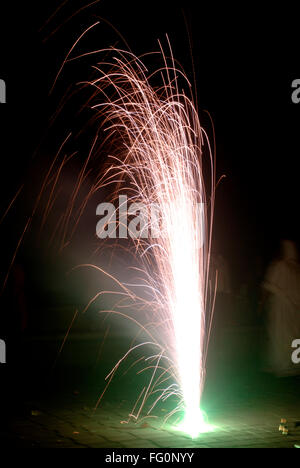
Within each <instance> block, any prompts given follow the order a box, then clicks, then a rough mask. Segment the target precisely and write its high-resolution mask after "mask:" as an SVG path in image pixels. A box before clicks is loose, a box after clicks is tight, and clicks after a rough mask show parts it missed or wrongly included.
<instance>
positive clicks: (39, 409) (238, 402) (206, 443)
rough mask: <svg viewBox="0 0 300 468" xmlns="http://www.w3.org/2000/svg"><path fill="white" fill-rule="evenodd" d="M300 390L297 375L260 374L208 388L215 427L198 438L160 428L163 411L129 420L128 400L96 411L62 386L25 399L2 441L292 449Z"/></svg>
mask: <svg viewBox="0 0 300 468" xmlns="http://www.w3.org/2000/svg"><path fill="white" fill-rule="evenodd" d="M299 390H300V382H299V380H298V379H288V380H285V381H276V380H273V379H270V378H266V376H261V380H260V383H259V384H258V382H257V381H256V382H255V390H254V388H253V387H252V388H251V386H249V385H248V386H247V384H245V382H244V383H243V384H242V385H241V384H239V388H238V389H237V388H235V390H233V395H232V396H231V397H230V396H229V395H228V393H227V394H226V392H225V393H222V398H221V399H219V400H218V399H216V398H215V395H216V393H218V392H216V390H215V392H214V393H213V392H212V394H211V395H212V396H211V398H210V397H209V395H207V393H208V392H206V403H207V404H206V406H207V407H208V408H209V410H208V417H209V422H210V424H212V425H214V426H215V429H214V431H213V432H210V433H206V434H202V435H200V436H199V437H197V438H196V439H191V438H190V437H188V436H186V435H185V434H183V433H179V432H176V431H174V429H173V428H172V427H168V426H165V427H163V428H162V427H161V422H162V420H163V416H164V413H163V412H162V413H161V417H159V416H158V418H157V419H148V420H147V419H146V420H142V421H140V422H138V423H135V422H134V421H131V422H129V423H128V422H127V421H128V409H129V406H128V401H126V400H122V399H121V400H120V401H118V400H114V401H105V400H104V402H103V403H102V404H101V405H100V407H99V408H98V409H97V410H96V411H95V410H94V409H93V407H92V405H91V403H92V398H91V396H88V394H87V393H85V394H84V395H82V394H81V392H79V391H78V390H74V392H72V391H71V390H65V391H64V394H63V393H62V392H60V393H59V395H58V394H56V395H55V394H54V395H52V398H50V397H49V395H48V397H44V399H40V400H39V401H38V400H35V401H27V402H25V403H24V404H23V405H22V408H21V407H19V408H18V410H17V411H16V412H13V414H12V417H11V418H10V421H9V423H8V425H7V426H5V427H3V426H2V429H1V432H0V438H1V442H2V444H5V445H6V446H10V447H18V448H23V447H24V448H27V447H29V448H38V447H42V448H43V447H45V448H48V447H50V448H54V447H57V448H59V447H70V448H101V447H102V448H163V447H164V448H214V447H222V448H226V447H228V448H248V447H249V448H258V447H268V448H276V447H280V448H293V447H294V444H295V443H297V442H300V423H299V422H298V421H299V420H300V405H299V394H300V392H299ZM78 392H79V393H78ZM92 393H93V392H92ZM209 401H211V403H210V404H209ZM281 418H286V419H287V424H288V428H289V434H288V435H282V434H281V433H280V432H279V431H278V425H279V422H280V419H281ZM297 422H298V423H297Z"/></svg>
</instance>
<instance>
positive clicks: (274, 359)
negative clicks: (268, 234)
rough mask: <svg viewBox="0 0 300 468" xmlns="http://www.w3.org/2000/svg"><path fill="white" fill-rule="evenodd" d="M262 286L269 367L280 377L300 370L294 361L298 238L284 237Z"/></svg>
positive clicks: (298, 323) (299, 306)
mask: <svg viewBox="0 0 300 468" xmlns="http://www.w3.org/2000/svg"><path fill="white" fill-rule="evenodd" d="M262 287H263V291H264V304H265V311H266V313H267V317H266V319H267V320H266V332H267V337H266V353H267V356H266V358H267V359H266V360H267V362H266V370H267V371H269V372H272V373H273V374H275V375H277V376H278V377H284V376H290V375H296V374H300V365H299V364H298V365H296V364H294V363H293V362H292V352H293V348H292V342H293V340H295V339H297V338H300V264H299V258H298V251H297V247H296V245H295V243H294V242H292V241H289V240H284V241H282V245H281V257H280V258H279V259H277V260H275V261H274V262H272V263H271V265H270V266H269V268H268V270H267V273H266V275H265V278H264V281H263V284H262Z"/></svg>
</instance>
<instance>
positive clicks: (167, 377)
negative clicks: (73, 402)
mask: <svg viewBox="0 0 300 468" xmlns="http://www.w3.org/2000/svg"><path fill="white" fill-rule="evenodd" d="M96 24H97V23H96ZM89 29H90V28H88V30H87V31H89ZM82 36H83V35H82ZM82 36H81V37H82ZM77 43H78V41H76V43H75V44H74V46H73V47H72V48H71V51H70V52H69V54H68V56H67V58H66V60H65V61H64V63H63V66H62V68H61V69H60V71H59V74H60V73H61V71H62V69H63V67H64V66H65V65H67V64H68V62H71V61H73V60H75V59H76V60H77V59H80V58H82V57H85V56H92V55H93V54H97V55H99V54H101V53H102V54H103V55H104V57H105V59H103V61H101V62H100V61H98V62H97V63H96V64H94V65H93V68H94V72H95V78H94V79H93V80H88V81H86V82H83V83H81V84H82V86H83V87H84V88H85V89H89V90H91V93H90V98H89V99H88V101H87V103H86V105H87V106H88V107H89V108H90V109H92V111H93V123H96V126H97V132H96V133H97V134H96V136H95V138H94V140H93V142H92V145H91V149H90V151H89V154H88V157H87V158H86V161H85V163H84V165H83V168H82V170H81V171H80V173H79V175H78V178H77V180H76V183H75V186H74V188H73V190H71V193H70V196H69V200H68V202H67V208H66V209H65V210H64V212H63V214H62V215H61V217H60V220H59V223H56V228H55V231H54V233H53V234H52V240H53V239H54V238H55V239H56V240H57V239H59V238H60V242H61V248H60V250H62V249H63V248H64V246H66V245H70V242H71V240H72V236H73V235H74V232H75V230H76V228H77V226H78V222H79V221H78V220H79V219H80V217H81V216H82V215H83V213H84V210H85V208H86V207H87V204H88V202H89V200H90V199H91V198H92V197H94V196H95V194H97V193H101V191H102V189H103V188H104V187H108V186H109V187H110V188H111V189H113V190H112V193H113V196H112V197H111V200H110V201H111V202H112V203H114V202H115V201H116V200H117V199H120V195H121V196H122V195H126V200H128V201H130V203H131V209H132V206H134V207H135V212H137V211H138V212H139V213H140V216H139V220H140V231H139V233H138V234H137V235H136V233H135V235H133V233H132V232H131V226H132V225H129V228H128V231H129V237H131V239H130V242H131V245H132V246H133V250H134V254H135V258H138V259H139V266H138V268H136V272H137V276H138V279H137V280H136V281H135V282H134V283H133V282H131V283H130V284H129V283H125V282H123V281H121V280H120V279H118V278H117V277H116V276H115V275H111V274H109V273H108V272H107V271H105V268H102V266H98V265H96V264H91V263H88V264H84V265H79V266H77V267H76V268H78V267H82V268H86V267H88V268H93V269H95V270H97V271H98V272H100V273H101V274H105V275H107V276H108V277H109V278H110V279H113V281H115V282H116V284H117V285H118V287H119V288H120V291H119V292H118V293H117V294H119V297H120V300H119V302H118V304H117V305H116V308H115V309H114V311H113V312H114V313H116V314H119V315H120V316H122V317H127V318H129V319H130V320H132V321H133V322H134V323H135V325H138V326H139V327H140V330H141V331H142V332H143V334H144V336H145V334H146V335H147V336H148V338H147V339H146V340H144V339H142V340H140V342H139V343H138V344H136V343H135V342H133V344H132V346H131V347H130V349H129V350H128V352H127V353H126V354H125V355H124V356H123V357H121V358H120V360H119V361H118V362H117V363H116V365H115V366H114V368H113V369H112V370H111V372H110V373H109V375H108V376H107V385H106V387H105V390H106V388H107V387H108V385H109V384H110V382H111V380H112V378H113V376H114V374H115V373H116V371H117V370H118V368H119V366H120V364H121V363H122V362H124V361H125V359H126V358H127V357H128V356H129V354H130V353H132V352H133V351H134V350H137V349H141V347H148V348H149V349H151V353H150V355H149V356H148V357H147V358H146V359H145V362H146V367H145V368H146V369H148V370H149V369H150V370H151V377H150V379H149V384H148V385H147V386H146V387H145V388H144V389H143V391H142V393H141V394H140V395H139V396H138V399H137V401H136V404H135V405H134V409H133V410H132V412H131V414H130V416H131V417H133V418H135V419H138V418H139V417H140V416H141V414H142V412H143V411H144V410H145V408H146V402H147V401H150V407H148V408H147V409H146V414H147V415H149V414H150V413H151V412H152V411H153V410H154V408H155V407H156V405H157V404H158V402H164V401H166V400H167V399H168V398H169V397H171V396H173V397H174V396H175V397H176V398H177V404H176V405H175V408H174V409H173V410H172V411H171V412H169V413H168V414H167V417H166V418H165V421H167V420H171V419H172V418H173V416H174V415H176V414H177V413H181V414H182V413H183V414H184V416H183V417H182V418H181V420H180V424H178V422H179V419H178V418H177V420H176V425H177V427H178V428H179V429H180V430H182V431H184V432H186V433H188V434H190V435H191V436H192V437H194V436H196V435H197V434H199V433H200V432H203V431H207V430H209V429H210V428H209V427H208V425H207V424H206V422H205V420H204V416H203V413H202V411H201V409H200V404H201V396H202V392H203V386H204V381H205V363H206V355H207V347H208V340H209V332H210V325H211V318H212V310H213V294H211V291H212V290H213V288H210V287H209V258H210V245H211V232H212V221H213V207H214V190H215V172H214V157H213V154H212V152H211V148H210V145H209V141H208V137H207V134H206V133H205V131H204V129H203V128H202V127H201V124H200V121H199V117H198V113H197V109H196V106H195V104H194V100H193V96H192V86H191V84H190V83H189V81H188V79H187V77H186V75H185V74H184V72H183V70H182V69H181V68H180V66H178V65H175V60H174V58H173V54H172V51H171V47H170V44H169V50H170V54H169V57H167V56H166V55H165V54H164V52H163V49H162V48H161V47H160V51H159V53H158V54H156V55H155V57H156V58H157V57H158V56H159V57H160V58H161V59H162V63H163V65H162V67H160V68H159V69H158V70H156V71H155V72H154V73H150V72H149V71H148V70H147V68H146V66H145V64H144V62H143V61H142V60H141V58H138V57H136V56H135V55H134V54H132V53H131V52H129V51H127V50H125V51H124V50H120V49H115V48H111V49H106V50H101V51H99V50H98V51H95V52H93V53H91V52H89V53H86V54H81V55H80V56H77V57H71V52H72V51H73V50H74V48H75V46H76V44H77ZM107 57H112V58H111V59H107ZM59 74H58V76H57V77H56V80H55V82H56V81H57V79H58V77H59ZM184 90H185V91H184ZM103 132H104V133H105V137H103V140H104V141H105V144H107V143H109V142H110V144H111V146H110V148H111V150H110V153H109V155H108V157H107V160H106V163H105V165H104V166H103V164H102V166H101V167H102V169H101V170H99V171H98V172H97V173H96V175H95V176H94V177H93V181H92V185H91V187H90V189H89V190H88V193H87V195H85V196H84V199H83V201H82V200H81V201H79V192H80V187H81V185H82V183H83V181H84V180H85V179H86V175H87V172H88V167H89V164H91V160H92V157H93V154H95V153H96V154H99V152H101V151H102V152H103V141H102V142H101V143H100V142H99V140H100V137H99V135H100V134H104V133H103ZM69 139H70V135H68V137H67V138H66V140H65V141H64V142H63V144H62V145H61V147H60V150H59V152H58V153H57V155H56V157H55V159H54V161H53V162H52V163H51V165H50V168H49V170H48V172H47V175H46V178H45V179H44V180H43V184H42V188H41V191H40V193H39V195H38V197H37V201H36V203H35V206H34V210H33V213H32V215H31V216H30V218H29V220H31V219H32V216H33V214H34V213H35V212H36V210H37V206H38V205H39V204H40V202H41V201H42V196H43V194H46V191H47V190H48V195H46V197H47V202H46V206H45V208H44V209H43V217H42V227H43V225H44V224H45V223H46V220H47V217H48V216H49V213H50V211H51V210H52V211H53V209H54V206H55V202H56V200H57V194H58V192H59V182H60V179H63V170H64V168H65V166H66V164H67V162H68V161H69V160H70V159H72V157H73V154H72V155H69V156H67V155H65V156H63V151H64V146H65V144H66V143H67V142H68V141H69ZM204 150H205V151H204ZM204 154H206V159H207V162H208V164H207V166H208V167H209V172H210V180H209V184H208V186H209V191H208V190H207V187H206V186H205V183H204V175H203V174H204V171H203V165H204V162H205V161H204ZM60 159H61V162H59V160H60ZM62 185H63V180H62ZM56 193H57V194H56ZM124 199H125V198H124ZM131 214H132V213H131ZM72 219H75V222H74V225H71V224H72ZM116 219H117V225H116ZM29 222H31V221H29ZM111 224H113V225H114V227H113V230H114V235H112V236H111V237H117V236H116V231H117V230H119V231H120V230H122V232H123V233H124V228H127V226H125V225H124V220H123V219H122V216H118V213H117V209H116V210H115V211H114V212H113V213H112V214H111V216H110V217H108V218H107V220H106V222H105V223H104V224H102V227H101V229H100V230H99V228H97V236H98V237H100V238H102V239H103V238H105V237H109V235H108V233H109V232H112V231H111V229H110V226H111ZM135 227H136V226H135ZM120 237H124V235H122V236H120ZM100 242H101V243H102V242H103V245H105V240H101V241H100ZM137 290H138V291H140V292H141V293H137ZM106 293H109V294H111V292H107V291H99V293H98V294H96V296H95V297H93V298H92V299H91V300H90V302H89V303H88V305H87V306H86V308H85V310H87V309H88V308H89V307H90V306H91V304H93V303H95V302H96V300H97V299H98V298H99V297H100V296H102V295H103V294H106ZM126 301H127V302H126ZM125 307H127V308H131V309H133V308H134V309H135V310H136V311H137V312H138V319H135V318H133V316H130V313H124V308H125ZM101 312H105V311H101ZM111 312H112V311H110V313H111ZM105 390H104V392H103V393H102V394H101V396H100V399H101V398H102V397H103V395H104V393H105ZM100 399H99V401H100Z"/></svg>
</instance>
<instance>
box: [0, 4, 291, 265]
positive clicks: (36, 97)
mask: <svg viewBox="0 0 300 468" xmlns="http://www.w3.org/2000/svg"><path fill="white" fill-rule="evenodd" d="M59 3H60V2H57V1H53V0H52V1H44V2H39V3H37V2H31V1H28V2H22V3H21V2H13V4H12V6H11V7H10V11H6V12H4V13H3V14H2V13H1V20H0V21H1V36H0V37H1V44H0V47H1V55H0V60H1V61H0V78H2V79H5V80H6V83H7V100H8V102H7V104H6V106H3V105H2V106H1V107H0V117H1V200H2V202H1V206H3V207H4V206H5V203H7V201H8V200H9V199H10V197H11V195H12V194H13V193H14V192H15V190H16V187H17V186H18V183H19V182H20V181H21V180H22V178H23V179H24V177H25V179H26V170H27V167H28V165H29V164H30V162H31V161H32V155H33V152H34V150H35V149H36V147H37V143H38V142H39V141H40V139H41V136H42V134H43V132H44V131H45V130H46V129H47V125H48V120H49V115H50V113H51V111H52V110H53V109H54V108H55V105H56V103H57V101H55V97H54V98H53V100H51V99H50V98H49V97H48V91H49V88H50V86H51V84H52V81H53V78H54V76H55V74H56V72H57V70H58V68H59V66H60V64H61V62H62V60H63V58H64V56H65V54H66V52H67V50H68V48H69V47H70V45H71V44H72V43H73V41H74V38H76V37H77V36H78V35H79V33H80V32H81V31H82V30H83V28H84V27H85V26H88V25H90V24H91V23H92V22H93V21H94V18H95V17H97V15H98V16H103V17H105V18H106V19H108V20H109V21H110V22H111V23H112V24H113V25H114V26H115V27H116V28H117V29H118V30H119V31H120V32H121V33H122V34H123V36H124V37H125V38H126V40H127V41H128V43H129V45H130V46H131V48H132V50H133V51H134V52H135V53H136V54H137V55H138V54H141V53H144V52H148V51H150V50H154V49H157V42H156V41H157V39H158V38H159V39H164V35H165V33H168V35H169V37H170V40H171V44H172V47H173V51H174V55H175V57H176V58H177V59H178V60H179V62H181V63H182V65H183V67H184V68H185V70H186V72H187V74H188V76H189V77H190V78H191V79H192V71H193V68H192V65H191V63H192V61H191V55H192V56H193V60H194V69H195V75H196V83H197V90H198V99H199V107H200V109H207V110H208V111H209V112H210V113H211V116H212V118H213V122H214V125H215V130H216V140H217V174H218V176H220V175H222V174H225V175H226V179H225V180H224V181H223V182H222V183H221V185H220V186H219V188H218V191H217V198H216V225H215V226H216V227H215V233H216V237H217V238H218V239H219V241H220V244H221V246H222V249H223V250H224V252H225V254H226V255H227V256H231V257H232V258H233V259H235V260H234V262H235V263H236V265H238V267H237V268H239V269H240V270H242V269H243V268H244V269H245V270H247V262H248V261H250V259H251V258H252V257H253V255H254V256H255V255H262V256H263V257H264V260H265V259H268V257H269V256H270V255H272V253H273V251H274V248H275V246H276V244H277V241H278V239H280V237H282V236H290V237H295V238H296V239H297V240H299V228H298V172H297V167H298V165H297V159H298V155H299V144H300V142H299V137H298V124H299V118H300V104H299V105H298V106H297V105H295V104H293V103H292V101H291V82H292V81H293V79H295V78H300V69H299V50H298V42H299V41H298V39H297V31H298V25H297V18H299V16H298V14H297V12H296V11H295V10H294V9H290V8H289V6H288V4H286V3H285V5H286V6H285V9H284V10H283V9H282V6H281V10H280V11H279V9H278V11H276V10H275V8H276V7H274V6H272V10H270V11H268V12H267V13H265V12H263V11H262V10H261V6H256V5H255V4H254V3H253V2H251V7H250V6H247V5H246V4H243V8H241V7H240V10H239V9H237V7H233V6H232V7H231V6H230V5H228V3H227V2H226V7H220V6H219V5H218V4H217V3H215V4H211V7H210V9H209V10H208V9H207V6H206V4H205V3H204V2H201V1H200V2H191V1H186V2H184V3H183V5H184V6H183V9H181V8H180V7H175V6H174V2H172V1H169V0H167V1H153V2H139V3H136V2H118V1H116V2H109V1H105V0H103V1H102V2H99V4H97V5H95V6H93V7H91V8H90V9H87V10H85V11H83V12H81V14H80V15H77V16H76V17H75V18H73V20H71V21H69V22H67V23H66V24H65V25H64V26H63V27H62V28H60V30H59V31H58V32H56V34H54V36H52V37H51V38H50V39H49V40H48V41H46V42H45V43H42V40H43V39H44V38H45V37H46V36H47V35H48V33H49V32H51V31H52V30H53V29H55V28H56V27H57V26H59V25H61V24H62V23H63V22H64V20H66V19H67V18H68V17H69V16H70V15H71V14H72V12H74V11H76V9H77V8H79V7H80V6H82V5H84V4H85V2H84V1H83V0H81V1H76V2H72V1H69V2H67V4H66V6H65V7H64V8H63V9H62V10H61V12H60V13H59V14H58V15H57V16H56V17H55V18H54V19H53V20H52V21H51V22H50V23H49V24H48V25H47V26H46V27H45V28H44V29H43V31H42V32H38V29H39V27H40V26H41V25H42V24H43V23H44V22H45V20H46V19H47V17H49V15H50V14H51V12H53V11H54V10H55V5H57V4H59ZM136 5H138V6H136ZM162 5H163V6H162ZM7 8H8V7H7ZM184 18H185V19H186V22H185V19H184ZM186 24H187V25H188V31H189V35H190V40H191V43H192V53H191V51H190V48H189V40H188V34H187V28H186ZM115 38H116V36H115V34H114V33H112V32H109V28H107V27H106V26H105V25H104V26H103V32H101V33H99V32H97V34H91V36H90V39H89V41H90V44H89V45H90V47H91V48H96V47H99V48H101V47H105V46H107V45H108V43H109V41H111V42H110V43H113V42H114V41H115ZM62 89H63V88H62ZM71 123H72V121H71V119H70V125H71ZM57 145H58V142H57ZM2 209H3V208H2Z"/></svg>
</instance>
